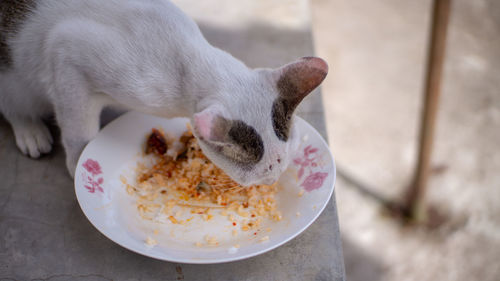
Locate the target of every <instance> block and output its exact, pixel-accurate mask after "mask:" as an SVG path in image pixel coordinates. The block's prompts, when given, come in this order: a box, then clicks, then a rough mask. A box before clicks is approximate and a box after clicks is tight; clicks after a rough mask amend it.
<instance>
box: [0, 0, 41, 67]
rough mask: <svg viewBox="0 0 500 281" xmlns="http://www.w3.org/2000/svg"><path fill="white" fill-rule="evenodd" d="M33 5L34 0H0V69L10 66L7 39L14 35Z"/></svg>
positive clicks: (10, 59)
mask: <svg viewBox="0 0 500 281" xmlns="http://www.w3.org/2000/svg"><path fill="white" fill-rule="evenodd" d="M34 7H35V0H1V1H0V69H5V68H8V67H10V66H12V55H11V50H10V47H9V45H8V42H7V40H8V39H9V38H11V37H12V36H14V35H15V34H16V32H17V31H18V29H19V26H20V24H21V23H22V22H23V20H24V19H26V17H27V16H28V15H29V13H30V11H32V9H33V8H34Z"/></svg>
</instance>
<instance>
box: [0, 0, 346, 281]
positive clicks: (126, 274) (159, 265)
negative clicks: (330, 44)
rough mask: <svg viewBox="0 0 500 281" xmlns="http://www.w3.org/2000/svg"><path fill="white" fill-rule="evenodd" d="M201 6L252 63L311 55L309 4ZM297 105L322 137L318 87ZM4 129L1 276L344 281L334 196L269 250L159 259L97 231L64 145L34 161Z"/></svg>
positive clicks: (220, 38)
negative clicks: (221, 258)
mask: <svg viewBox="0 0 500 281" xmlns="http://www.w3.org/2000/svg"><path fill="white" fill-rule="evenodd" d="M176 2H180V1H176ZM202 3H203V4H201V2H199V1H182V2H181V3H180V6H181V7H182V8H183V9H184V10H185V11H186V12H187V13H188V14H191V15H193V16H194V17H195V19H197V20H198V21H199V22H200V27H201V29H202V31H203V32H204V33H205V34H206V37H207V38H208V39H209V41H211V42H212V43H213V44H214V45H216V46H219V47H222V48H223V49H225V50H227V51H229V52H231V53H232V54H234V56H236V57H238V58H241V59H242V60H243V61H245V62H246V63H247V64H248V65H250V66H254V67H257V66H259V67H277V66H279V65H281V64H284V63H287V62H289V61H291V60H293V59H296V58H298V57H301V56H307V55H312V54H313V45H312V36H311V30H310V24H309V18H308V16H309V10H308V2H307V1H302V0H297V1H295V0H290V1H287V3H282V2H279V1H272V2H267V1H250V0H248V1H241V2H237V3H236V2H233V1H216V0H212V1H203V2H202ZM207 3H208V4H207ZM225 7H227V9H225ZM270 15H276V16H274V17H273V16H270ZM236 23H237V24H236ZM299 111H300V115H301V116H303V117H304V118H305V119H306V120H307V121H308V122H310V123H311V124H312V125H313V126H314V127H316V128H317V129H318V131H319V132H320V133H321V134H322V135H323V136H324V137H326V128H325V122H324V116H323V107H322V100H321V94H320V92H319V91H316V92H315V93H314V94H313V95H311V96H310V97H308V98H307V100H306V101H305V102H304V104H303V105H301V107H300V109H299ZM107 119H108V120H109V118H107ZM54 130H55V133H56V134H57V129H54ZM0 136H1V137H0V178H2V182H1V183H0V280H50V281H63V280H78V281H89V280H99V281H101V280H203V281H210V280H255V281H257V280H259V281H260V280H318V281H319V280H321V281H327V280H344V270H343V257H342V249H341V242H340V235H339V225H338V220H337V212H336V204H335V197H333V198H332V200H331V202H330V204H329V205H328V206H327V208H326V209H325V211H324V212H323V214H322V215H321V216H320V217H319V218H318V220H317V221H316V222H315V223H314V224H313V225H312V226H311V227H310V228H308V229H307V230H306V231H305V232H304V233H303V234H301V235H300V236H299V237H297V238H295V239H293V240H292V241H291V242H289V243H287V244H285V245H284V246H282V247H279V248H278V249H276V250H273V251H271V252H268V253H266V254H263V255H260V256H257V257H254V258H250V259H247V260H243V261H238V262H233V263H225V264H216V265H188V264H175V263H169V262H163V261H158V260H154V259H151V258H147V257H144V256H141V255H138V254H135V253H133V252H130V251H128V250H126V249H124V248H122V247H120V246H118V245H117V244H115V243H113V242H112V241H110V240H109V239H107V238H106V237H104V236H103V235H102V234H100V233H99V232H98V231H97V230H96V229H94V227H93V226H92V225H91V224H90V222H88V220H87V219H86V218H85V216H84V214H83V213H82V211H81V209H80V207H79V206H78V202H77V201H76V198H75V194H74V188H73V183H72V181H71V179H70V178H69V176H68V175H67V173H66V169H65V165H64V152H63V149H62V147H61V145H60V143H59V142H58V143H56V146H55V149H54V151H53V152H52V153H51V154H49V155H46V156H44V157H42V158H41V159H39V160H32V159H29V158H27V157H25V156H23V155H21V153H20V152H19V151H18V150H17V148H16V147H15V141H14V137H13V135H12V132H11V129H10V127H9V125H8V124H7V123H6V121H5V120H4V119H2V118H0Z"/></svg>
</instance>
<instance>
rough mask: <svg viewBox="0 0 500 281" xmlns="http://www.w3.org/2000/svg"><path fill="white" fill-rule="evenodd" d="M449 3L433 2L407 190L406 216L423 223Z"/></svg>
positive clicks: (449, 0) (443, 1)
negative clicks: (421, 102)
mask: <svg viewBox="0 0 500 281" xmlns="http://www.w3.org/2000/svg"><path fill="white" fill-rule="evenodd" d="M450 2H451V0H434V1H433V5H432V7H433V9H432V21H431V35H430V44H429V50H428V57H427V73H426V76H425V89H424V91H425V92H424V107H423V115H422V119H421V124H420V142H419V152H418V163H417V168H416V174H415V178H414V181H413V185H412V186H411V187H410V190H409V193H408V194H407V198H406V212H407V215H408V217H409V218H410V219H412V220H414V221H417V222H418V221H424V220H426V211H425V210H426V207H425V203H424V198H425V192H426V187H427V181H428V178H429V170H430V169H429V164H430V161H431V155H432V143H433V138H434V127H435V123H436V114H437V109H438V101H439V95H440V88H441V87H440V86H441V74H442V69H443V61H444V56H445V46H446V31H447V28H448V19H449V14H450V6H451V3H450Z"/></svg>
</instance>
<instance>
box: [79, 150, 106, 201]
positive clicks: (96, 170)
mask: <svg viewBox="0 0 500 281" xmlns="http://www.w3.org/2000/svg"><path fill="white" fill-rule="evenodd" d="M82 166H83V168H84V169H85V170H86V171H87V173H86V172H83V173H82V178H83V181H84V182H85V185H84V186H85V188H86V189H87V190H88V191H89V192H90V193H95V192H96V190H97V191H99V192H101V193H103V192H104V189H103V188H102V186H101V185H102V183H103V182H104V179H103V178H102V177H99V175H100V174H102V169H101V165H99V162H97V161H95V160H93V159H90V158H89V159H87V160H86V161H85V162H84V163H83V164H82ZM89 174H90V175H89Z"/></svg>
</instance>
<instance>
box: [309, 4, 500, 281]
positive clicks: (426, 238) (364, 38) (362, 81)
mask: <svg viewBox="0 0 500 281" xmlns="http://www.w3.org/2000/svg"><path fill="white" fill-rule="evenodd" d="M311 8H312V22H313V31H314V40H315V47H316V51H317V54H318V55H319V56H321V57H323V58H325V59H326V60H327V61H328V62H329V65H330V73H329V76H328V77H327V79H326V80H325V82H324V83H323V87H322V92H323V99H324V104H325V112H326V118H327V126H328V136H329V141H330V145H331V147H332V151H333V152H334V154H335V156H336V161H337V164H338V166H339V176H338V182H337V185H336V195H337V203H338V211H339V217H340V218H339V220H340V229H341V232H342V240H343V247H344V256H345V266H346V275H347V279H348V280H351V281H356V280H492V281H493V280H500V264H499V260H500V1H497V0H474V1H468V0H453V1H452V7H451V14H450V21H449V25H448V37H447V46H446V56H445V63H444V68H443V76H442V78H443V80H442V84H441V89H442V91H441V98H440V100H439V109H438V115H437V123H436V131H435V139H434V146H433V147H434V150H433V154H432V158H431V171H432V172H431V176H430V179H429V183H428V192H427V195H426V202H427V204H428V206H429V207H431V208H432V209H434V210H435V213H436V214H438V215H433V216H432V218H431V219H432V221H431V222H430V223H429V224H426V225H420V226H408V225H404V224H402V223H401V222H400V221H398V220H397V219H394V218H393V217H392V216H390V215H388V214H387V212H385V211H384V210H383V208H382V207H381V206H382V205H381V204H380V200H378V199H375V198H374V197H373V196H368V195H367V193H366V192H363V190H369V191H370V192H373V193H375V194H376V195H377V196H380V197H381V198H386V199H390V200H399V199H401V198H402V196H403V194H404V192H405V190H407V189H408V186H409V184H410V183H411V180H412V176H413V174H414V169H415V164H416V160H417V144H418V133H419V132H418V131H419V122H420V114H421V110H422V101H423V85H424V83H423V82H424V74H425V62H426V53H427V49H428V42H429V31H430V28H429V25H430V19H431V1H429V0H425V1H400V0H381V1H371V0H356V1H345V0H312V1H311Z"/></svg>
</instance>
